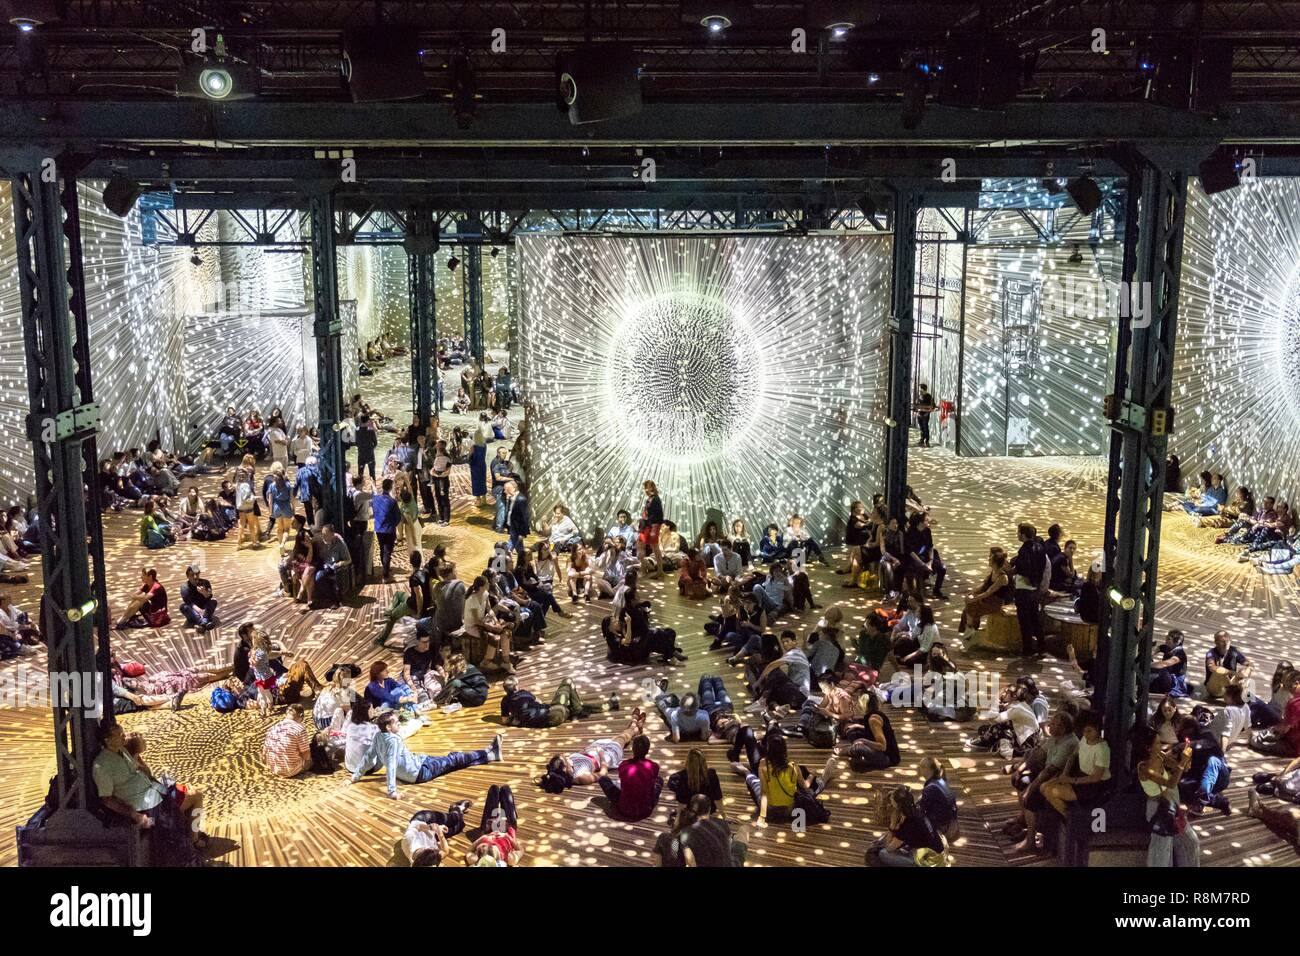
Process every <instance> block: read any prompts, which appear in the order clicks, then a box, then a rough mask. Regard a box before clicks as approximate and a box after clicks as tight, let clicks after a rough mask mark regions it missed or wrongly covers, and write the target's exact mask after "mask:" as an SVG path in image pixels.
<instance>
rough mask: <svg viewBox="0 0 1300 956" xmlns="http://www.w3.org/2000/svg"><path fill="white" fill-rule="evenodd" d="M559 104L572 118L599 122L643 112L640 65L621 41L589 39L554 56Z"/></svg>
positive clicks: (575, 120)
mask: <svg viewBox="0 0 1300 956" xmlns="http://www.w3.org/2000/svg"><path fill="white" fill-rule="evenodd" d="M555 90H556V96H557V100H556V105H557V106H558V107H559V108H560V110H561V112H565V113H568V114H569V122H570V123H572V124H573V125H575V126H577V125H580V124H582V123H599V122H601V121H603V120H611V119H618V118H620V117H623V116H631V115H633V114H634V113H639V112H641V65H640V62H639V60H638V58H637V54H636V51H635V50H633V49H631V48H630V47H627V46H624V45H623V44H621V43H586V44H583V45H582V46H580V47H577V48H576V49H573V50H565V51H564V52H562V53H560V54H558V55H557V56H556V57H555Z"/></svg>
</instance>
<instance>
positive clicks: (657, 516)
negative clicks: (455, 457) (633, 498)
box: [636, 480, 664, 575]
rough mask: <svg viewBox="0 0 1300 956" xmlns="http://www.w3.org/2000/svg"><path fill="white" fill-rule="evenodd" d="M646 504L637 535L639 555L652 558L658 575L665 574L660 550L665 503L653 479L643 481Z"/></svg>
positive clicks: (642, 487)
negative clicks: (660, 530)
mask: <svg viewBox="0 0 1300 956" xmlns="http://www.w3.org/2000/svg"><path fill="white" fill-rule="evenodd" d="M641 490H642V491H644V492H645V504H643V505H642V506H641V530H640V533H639V534H638V535H637V545H636V548H637V557H638V558H639V559H640V560H641V561H642V562H645V561H647V560H650V561H651V562H652V565H653V568H652V569H653V571H654V573H655V574H656V575H660V574H663V564H664V556H663V552H661V551H660V550H659V529H660V528H661V527H662V526H663V523H664V505H663V502H662V501H661V500H660V498H659V487H658V486H657V485H656V484H655V483H654V482H653V481H649V480H647V481H644V482H642V483H641Z"/></svg>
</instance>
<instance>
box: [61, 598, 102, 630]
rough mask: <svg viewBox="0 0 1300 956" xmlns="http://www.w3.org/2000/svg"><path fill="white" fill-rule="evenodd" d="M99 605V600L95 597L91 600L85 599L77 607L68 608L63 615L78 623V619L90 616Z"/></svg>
mask: <svg viewBox="0 0 1300 956" xmlns="http://www.w3.org/2000/svg"><path fill="white" fill-rule="evenodd" d="M98 607H99V601H98V600H96V599H95V598H91V599H90V600H89V601H85V602H83V603H82V604H79V605H78V606H77V607H70V608H68V609H67V610H66V611H64V612H63V616H64V617H66V618H67V619H68V620H69V621H70V622H72V623H73V624H76V623H77V622H78V621H80V620H82V619H84V618H87V617H90V615H92V614H94V613H95V610H96V609H97V608H98Z"/></svg>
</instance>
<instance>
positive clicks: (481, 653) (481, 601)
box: [462, 574, 515, 674]
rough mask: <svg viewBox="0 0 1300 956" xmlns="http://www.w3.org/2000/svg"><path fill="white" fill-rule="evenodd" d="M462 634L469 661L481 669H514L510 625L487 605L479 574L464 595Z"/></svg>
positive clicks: (510, 671)
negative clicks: (511, 657) (511, 658)
mask: <svg viewBox="0 0 1300 956" xmlns="http://www.w3.org/2000/svg"><path fill="white" fill-rule="evenodd" d="M463 624H464V628H465V634H464V637H463V638H462V646H463V647H464V650H465V657H466V659H467V660H468V661H469V663H471V664H474V665H475V666H477V667H480V668H483V669H485V670H486V669H496V670H502V671H504V672H505V673H507V674H513V673H514V672H515V668H514V664H513V663H512V662H511V660H510V642H511V637H512V634H511V628H510V626H509V625H508V624H505V623H502V622H501V621H499V620H498V618H497V617H496V615H495V614H494V613H493V611H492V609H491V606H490V604H489V596H488V581H487V578H485V577H484V576H483V575H481V574H480V575H479V576H478V577H476V578H475V579H474V583H473V584H471V585H470V588H469V593H468V594H466V595H465V616H464V619H463Z"/></svg>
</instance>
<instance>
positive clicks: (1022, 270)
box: [962, 216, 1119, 455]
mask: <svg viewBox="0 0 1300 956" xmlns="http://www.w3.org/2000/svg"><path fill="white" fill-rule="evenodd" d="M999 218H1001V216H999ZM1022 225H1023V228H1024V230H1025V242H1024V244H1020V243H1015V244H989V245H972V246H971V247H970V249H969V254H968V258H967V268H966V341H965V359H964V371H965V382H964V387H963V406H964V416H965V417H964V419H963V422H962V451H963V453H964V454H972V455H1003V454H1012V455H1096V454H1101V452H1102V450H1103V448H1104V442H1105V437H1106V427H1105V423H1104V421H1103V419H1102V414H1101V404H1102V396H1103V395H1104V394H1105V392H1106V390H1107V386H1108V382H1109V378H1110V341H1111V327H1112V325H1113V323H1114V321H1115V320H1114V318H1113V316H1114V314H1115V306H1114V288H1115V284H1116V283H1117V282H1118V271H1119V250H1118V247H1117V246H1116V244H1115V243H1113V242H1102V243H1098V244H1096V245H1094V246H1092V247H1084V249H1083V250H1082V258H1083V261H1082V262H1079V263H1071V262H1070V261H1069V259H1070V257H1071V254H1072V252H1073V247H1072V246H1070V245H1065V246H1062V245H1059V244H1058V245H1050V246H1045V245H1041V244H1038V243H1036V242H1034V241H1033V238H1032V237H1033V235H1034V234H1033V230H1032V228H1031V227H1030V226H1029V225H1028V223H1023V221H1022Z"/></svg>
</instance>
